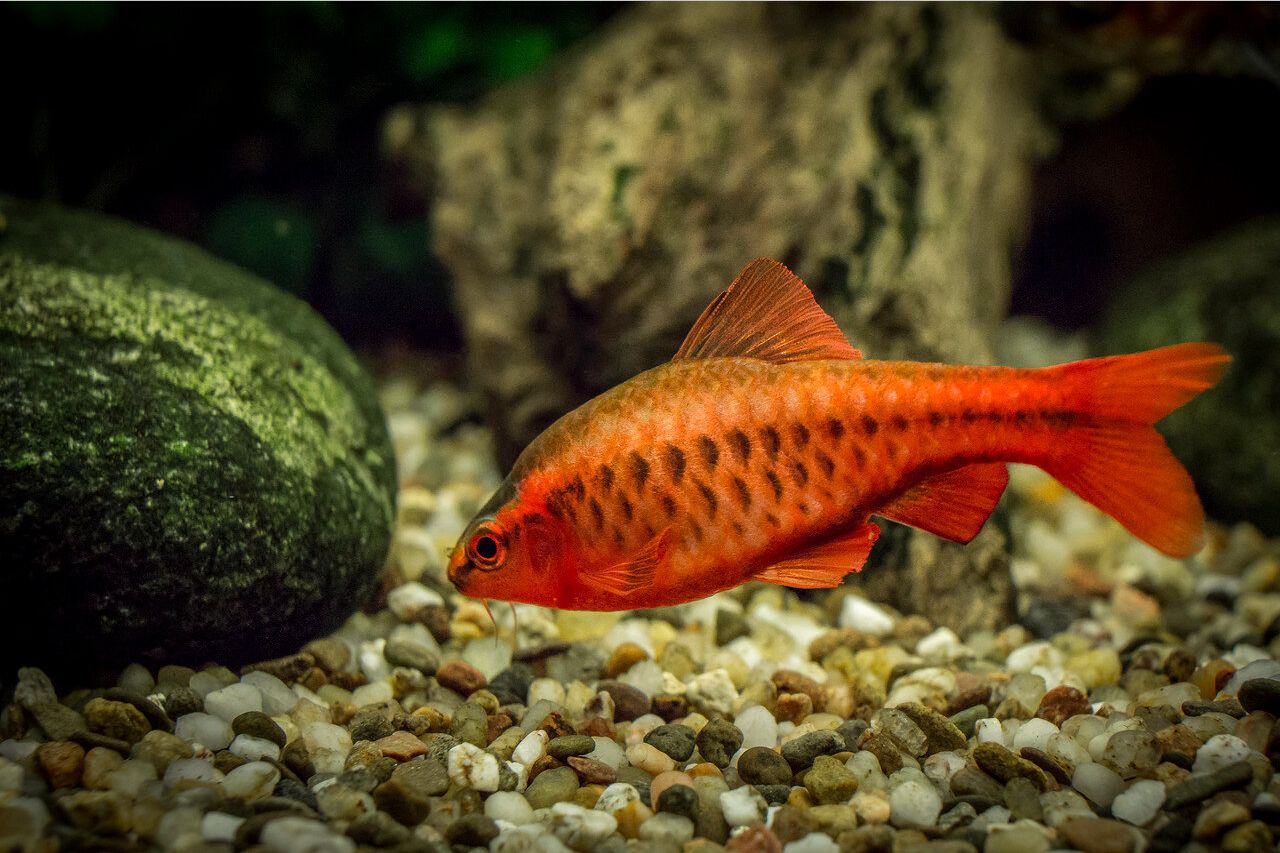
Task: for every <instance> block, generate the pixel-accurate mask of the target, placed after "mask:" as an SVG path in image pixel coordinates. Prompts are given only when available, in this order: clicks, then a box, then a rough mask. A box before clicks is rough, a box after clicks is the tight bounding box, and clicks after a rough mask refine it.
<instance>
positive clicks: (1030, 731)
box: [1013, 717, 1058, 752]
mask: <svg viewBox="0 0 1280 853" xmlns="http://www.w3.org/2000/svg"><path fill="white" fill-rule="evenodd" d="M1057 733H1058V727H1057V726H1055V725H1054V724H1053V723H1051V722H1049V721H1048V720H1042V719H1040V718H1039V717H1033V718H1032V719H1030V720H1027V721H1026V722H1024V723H1023V724H1022V725H1021V726H1019V727H1018V733H1017V734H1016V735H1014V738H1013V749H1014V751H1015V752H1016V751H1017V750H1020V749H1022V748H1023V747H1024V746H1030V747H1034V748H1035V749H1038V750H1041V751H1042V752H1043V751H1044V749H1045V747H1047V746H1048V745H1049V738H1050V737H1052V736H1053V735H1056V734H1057Z"/></svg>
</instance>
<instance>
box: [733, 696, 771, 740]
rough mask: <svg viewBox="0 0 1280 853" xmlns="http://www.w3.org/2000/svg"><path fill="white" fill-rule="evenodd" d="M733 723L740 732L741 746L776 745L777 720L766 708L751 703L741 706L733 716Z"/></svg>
mask: <svg viewBox="0 0 1280 853" xmlns="http://www.w3.org/2000/svg"><path fill="white" fill-rule="evenodd" d="M733 723H734V725H736V726H737V727H738V729H739V731H741V732H742V748H743V749H750V748H751V747H753V746H767V747H769V748H770V749H772V748H773V747H775V746H777V745H778V721H777V720H776V719H774V717H773V714H770V713H769V710H768V709H767V708H764V707H762V706H760V705H752V706H751V707H749V708H743V709H742V711H741V712H739V714H738V716H737V717H735V718H734V721H733Z"/></svg>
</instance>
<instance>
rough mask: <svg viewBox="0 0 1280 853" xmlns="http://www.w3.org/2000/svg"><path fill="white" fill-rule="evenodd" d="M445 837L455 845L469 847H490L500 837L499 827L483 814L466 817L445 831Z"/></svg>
mask: <svg viewBox="0 0 1280 853" xmlns="http://www.w3.org/2000/svg"><path fill="white" fill-rule="evenodd" d="M444 837H445V838H447V839H449V841H450V842H451V843H453V844H463V845H466V846H467V847H488V846H489V842H490V841H492V840H493V839H495V838H497V837H498V825H497V824H496V823H494V822H493V819H492V818H489V817H485V816H484V815H482V814H469V815H464V816H463V817H461V818H459V819H458V820H456V821H454V823H453V824H451V825H450V826H449V828H448V829H446V830H445V831H444Z"/></svg>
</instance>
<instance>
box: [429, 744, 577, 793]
mask: <svg viewBox="0 0 1280 853" xmlns="http://www.w3.org/2000/svg"><path fill="white" fill-rule="evenodd" d="M447 767H448V769H449V779H450V781H452V782H453V783H454V784H455V785H458V786H460V787H464V788H471V789H472V790H474V791H482V792H487V793H488V792H493V791H496V790H498V785H499V783H500V780H501V774H500V772H499V765H498V759H497V758H496V757H495V756H494V755H493V754H492V753H489V752H485V751H484V750H483V749H481V748H480V747H478V746H475V745H474V744H470V743H460V744H458V745H457V746H455V747H454V748H453V749H451V750H449V759H448V763H447ZM570 772H573V771H570Z"/></svg>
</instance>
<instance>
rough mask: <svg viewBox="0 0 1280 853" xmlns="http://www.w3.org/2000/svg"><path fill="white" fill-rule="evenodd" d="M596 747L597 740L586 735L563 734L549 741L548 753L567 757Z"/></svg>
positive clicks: (558, 756)
mask: <svg viewBox="0 0 1280 853" xmlns="http://www.w3.org/2000/svg"><path fill="white" fill-rule="evenodd" d="M646 740H647V739H646ZM595 748H596V742H595V741H594V740H592V739H591V738H590V737H588V736H586V735H562V736H560V737H557V738H553V739H551V740H550V741H549V742H548V743H547V755H550V756H551V757H552V758H559V759H565V758H568V757H569V756H571V755H586V754H587V753H589V752H591V751H592V750H594V749H595Z"/></svg>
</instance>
